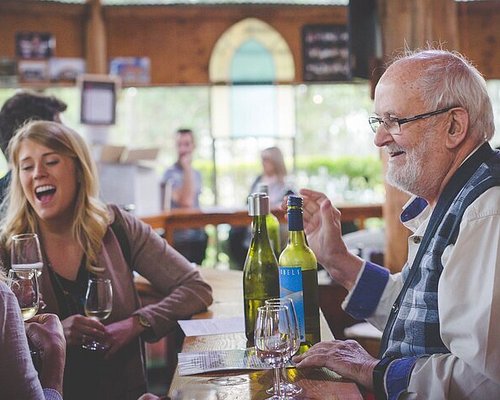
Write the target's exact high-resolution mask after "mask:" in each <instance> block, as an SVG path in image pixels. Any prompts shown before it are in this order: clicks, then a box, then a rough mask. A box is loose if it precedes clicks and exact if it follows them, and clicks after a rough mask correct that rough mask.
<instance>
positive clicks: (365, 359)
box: [293, 340, 379, 390]
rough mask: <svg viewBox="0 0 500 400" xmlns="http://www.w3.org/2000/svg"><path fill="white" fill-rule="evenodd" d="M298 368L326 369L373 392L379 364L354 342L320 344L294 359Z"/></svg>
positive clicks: (339, 341)
mask: <svg viewBox="0 0 500 400" xmlns="http://www.w3.org/2000/svg"><path fill="white" fill-rule="evenodd" d="M293 361H294V362H295V363H296V366H297V368H306V367H326V368H328V369H329V370H332V371H334V372H336V373H338V374H340V375H342V377H344V378H347V379H352V380H353V381H355V382H357V383H359V384H361V385H363V386H364V387H365V388H367V389H369V390H373V369H374V368H375V366H376V365H377V363H378V362H379V360H377V359H376V358H374V357H372V356H371V355H370V354H368V353H367V352H366V350H365V349H364V348H363V347H361V345H360V344H359V343H358V342H356V341H354V340H345V341H344V340H332V341H330V342H320V343H317V344H315V345H314V346H313V347H311V348H310V349H309V350H308V351H307V352H305V353H304V354H301V355H299V356H295V357H293Z"/></svg>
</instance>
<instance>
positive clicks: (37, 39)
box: [16, 32, 56, 60]
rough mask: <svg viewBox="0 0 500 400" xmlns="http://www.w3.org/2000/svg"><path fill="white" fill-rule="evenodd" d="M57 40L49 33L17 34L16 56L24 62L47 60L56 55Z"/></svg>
mask: <svg viewBox="0 0 500 400" xmlns="http://www.w3.org/2000/svg"><path fill="white" fill-rule="evenodd" d="M55 47H56V39H55V38H54V36H53V35H52V34H51V33H49V32H17V33H16V56H17V57H18V58H21V59H24V60H40V59H47V58H50V57H52V56H53V55H54V51H55Z"/></svg>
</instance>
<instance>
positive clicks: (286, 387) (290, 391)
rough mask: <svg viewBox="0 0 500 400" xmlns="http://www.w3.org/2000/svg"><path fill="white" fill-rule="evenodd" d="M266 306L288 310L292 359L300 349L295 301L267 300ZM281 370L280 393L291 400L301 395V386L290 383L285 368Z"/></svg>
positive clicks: (283, 299) (268, 391)
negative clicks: (293, 396)
mask: <svg viewBox="0 0 500 400" xmlns="http://www.w3.org/2000/svg"><path fill="white" fill-rule="evenodd" d="M264 304H265V305H269V306H283V307H286V308H287V312H288V318H289V320H290V334H291V339H292V341H293V342H292V346H291V347H290V358H291V357H292V356H293V355H294V354H295V353H297V351H298V350H299V348H300V327H299V322H298V319H297V313H296V311H295V306H294V304H293V300H292V299H291V298H289V297H283V298H273V299H268V300H266V301H265V303H264ZM280 370H281V372H282V376H281V385H280V393H281V394H282V395H285V396H287V397H288V398H290V397H289V396H290V395H294V394H299V393H301V392H302V388H301V387H300V386H299V385H296V384H295V383H292V382H290V381H288V379H287V373H286V368H285V367H284V366H283V367H281V368H280ZM273 390H274V388H269V389H267V390H266V392H267V393H269V394H271V393H273Z"/></svg>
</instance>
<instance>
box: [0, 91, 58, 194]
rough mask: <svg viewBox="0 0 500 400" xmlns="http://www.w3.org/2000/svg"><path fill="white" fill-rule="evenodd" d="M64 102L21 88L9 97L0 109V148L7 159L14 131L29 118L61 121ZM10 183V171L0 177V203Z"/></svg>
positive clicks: (29, 119)
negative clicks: (21, 89)
mask: <svg viewBox="0 0 500 400" xmlns="http://www.w3.org/2000/svg"><path fill="white" fill-rule="evenodd" d="M66 108H67V105H66V103H64V102H63V101H61V100H59V99H58V98H56V97H54V96H45V95H43V94H40V93H36V92H32V91H29V90H23V91H20V92H18V93H16V94H15V95H14V96H12V97H11V98H9V99H8V100H7V101H6V102H5V103H4V104H3V106H2V109H1V110H0V148H1V149H2V152H3V154H4V155H5V158H6V159H7V162H8V161H9V160H8V158H7V157H8V155H7V147H8V145H9V143H10V140H11V139H12V137H13V136H14V135H15V133H16V131H17V130H18V129H19V128H20V127H21V126H23V125H24V124H25V123H26V122H28V121H31V120H41V121H55V122H61V119H60V115H59V114H60V113H62V112H63V111H65V110H66ZM9 183H10V171H9V172H7V174H5V176H3V177H2V178H1V179H0V203H1V202H2V201H3V199H4V197H5V194H6V192H7V188H8V187H9Z"/></svg>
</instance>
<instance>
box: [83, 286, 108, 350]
mask: <svg viewBox="0 0 500 400" xmlns="http://www.w3.org/2000/svg"><path fill="white" fill-rule="evenodd" d="M112 307H113V288H112V286H111V281H110V280H109V279H104V278H96V277H91V278H89V282H88V287H87V294H86V295H85V304H84V310H85V315H86V316H87V317H89V318H95V319H98V320H99V321H104V320H105V319H106V318H108V317H109V315H110V314H111V309H112ZM82 347H83V348H84V349H87V350H92V351H104V350H106V349H107V346H106V345H105V344H103V343H100V342H98V341H97V340H95V339H90V338H84V342H83V344H82Z"/></svg>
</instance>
